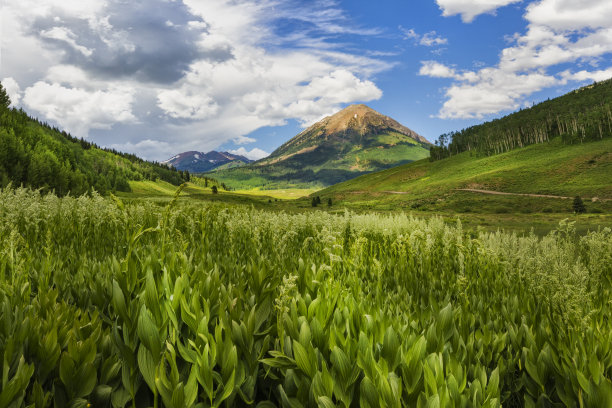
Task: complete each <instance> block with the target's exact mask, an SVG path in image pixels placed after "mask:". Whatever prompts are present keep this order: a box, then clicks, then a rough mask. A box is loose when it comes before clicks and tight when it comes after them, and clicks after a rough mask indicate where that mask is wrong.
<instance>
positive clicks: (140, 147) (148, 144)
mask: <svg viewBox="0 0 612 408" xmlns="http://www.w3.org/2000/svg"><path fill="white" fill-rule="evenodd" d="M171 146H172V145H171V144H170V143H168V142H166V141H163V140H152V139H145V140H141V141H140V142H137V143H132V142H127V143H113V144H111V145H109V147H110V148H111V149H115V150H118V151H120V152H128V153H134V154H138V155H139V156H140V157H143V158H151V157H157V156H158V155H159V152H160V151H165V152H168V151H170V149H171Z"/></svg>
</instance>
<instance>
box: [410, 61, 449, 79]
mask: <svg viewBox="0 0 612 408" xmlns="http://www.w3.org/2000/svg"><path fill="white" fill-rule="evenodd" d="M419 75H423V76H428V77H432V78H457V73H456V72H455V70H454V69H453V68H450V67H447V66H446V65H444V64H441V63H439V62H436V61H422V62H421V69H420V70H419Z"/></svg>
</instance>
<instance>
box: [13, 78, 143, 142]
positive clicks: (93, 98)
mask: <svg viewBox="0 0 612 408" xmlns="http://www.w3.org/2000/svg"><path fill="white" fill-rule="evenodd" d="M132 101H133V91H132V90H130V89H125V88H116V89H107V90H96V91H89V90H86V89H83V88H69V87H64V86H62V85H59V84H50V83H47V82H43V81H39V82H36V83H35V84H34V85H32V86H31V87H29V88H27V89H26V90H25V95H24V97H23V103H24V104H25V106H27V107H28V108H30V109H33V110H35V111H37V112H40V113H41V114H42V115H43V116H44V117H45V118H47V119H50V120H53V121H55V122H57V123H59V124H60V125H61V126H62V127H64V128H65V129H67V130H68V131H70V132H71V133H73V134H74V135H75V136H78V137H87V135H88V133H89V130H90V129H110V128H111V127H112V126H113V125H114V124H117V123H129V122H133V121H135V120H136V118H135V117H134V115H133V114H132Z"/></svg>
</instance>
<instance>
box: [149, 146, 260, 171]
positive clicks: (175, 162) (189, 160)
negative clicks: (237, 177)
mask: <svg viewBox="0 0 612 408" xmlns="http://www.w3.org/2000/svg"><path fill="white" fill-rule="evenodd" d="M252 162H253V160H250V159H248V158H247V157H244V156H241V155H237V154H232V153H230V152H219V151H216V150H211V151H209V152H207V153H204V152H198V151H196V150H190V151H187V152H183V153H179V154H177V155H175V156H173V157H171V158H169V159H168V160H164V161H163V162H161V164H165V165H169V166H173V167H175V168H176V169H178V170H186V171H189V172H190V173H205V172H209V171H214V170H215V169H217V168H220V167H228V166H233V167H236V166H241V165H244V164H249V163H252Z"/></svg>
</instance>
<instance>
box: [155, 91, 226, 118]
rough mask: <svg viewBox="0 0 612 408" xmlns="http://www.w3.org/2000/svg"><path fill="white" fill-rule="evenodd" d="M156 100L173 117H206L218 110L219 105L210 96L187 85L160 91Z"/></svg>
mask: <svg viewBox="0 0 612 408" xmlns="http://www.w3.org/2000/svg"><path fill="white" fill-rule="evenodd" d="M157 100H158V106H159V107H160V108H161V109H163V110H164V112H166V113H167V114H168V115H169V116H171V117H173V118H179V119H206V118H209V117H211V116H213V115H215V114H216V113H217V112H218V111H219V105H217V103H216V102H215V101H214V100H213V99H212V98H211V97H210V96H208V95H205V94H201V93H197V92H196V91H195V89H192V88H189V87H183V88H182V89H176V90H165V91H161V92H160V93H159V94H158V95H157Z"/></svg>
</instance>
